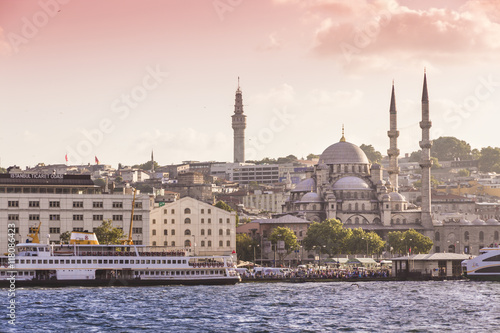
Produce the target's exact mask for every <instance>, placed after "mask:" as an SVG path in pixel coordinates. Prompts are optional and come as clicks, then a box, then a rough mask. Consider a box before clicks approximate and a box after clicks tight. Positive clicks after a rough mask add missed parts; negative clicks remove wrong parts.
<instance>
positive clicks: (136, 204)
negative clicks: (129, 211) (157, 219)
mask: <svg viewBox="0 0 500 333" xmlns="http://www.w3.org/2000/svg"><path fill="white" fill-rule="evenodd" d="M134 207H135V208H142V202H136V203H135V205H134Z"/></svg>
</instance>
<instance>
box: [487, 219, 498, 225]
mask: <svg viewBox="0 0 500 333" xmlns="http://www.w3.org/2000/svg"><path fill="white" fill-rule="evenodd" d="M486 224H490V225H491V224H499V223H498V221H497V220H495V219H488V220H486Z"/></svg>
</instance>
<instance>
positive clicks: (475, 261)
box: [462, 246, 500, 281]
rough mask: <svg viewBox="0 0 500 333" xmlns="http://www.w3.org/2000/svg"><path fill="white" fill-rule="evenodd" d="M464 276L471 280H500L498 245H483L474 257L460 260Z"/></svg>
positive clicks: (499, 248) (499, 251)
mask: <svg viewBox="0 0 500 333" xmlns="http://www.w3.org/2000/svg"><path fill="white" fill-rule="evenodd" d="M462 268H463V272H464V276H466V277H467V278H469V279H471V280H485V281H500V247H498V246H497V247H492V246H490V247H485V248H482V249H481V250H479V255H478V256H477V257H475V258H471V259H467V260H464V261H462Z"/></svg>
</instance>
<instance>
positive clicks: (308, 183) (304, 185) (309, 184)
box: [292, 178, 316, 192]
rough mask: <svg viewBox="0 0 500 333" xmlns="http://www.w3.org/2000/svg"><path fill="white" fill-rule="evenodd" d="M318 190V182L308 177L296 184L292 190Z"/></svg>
mask: <svg viewBox="0 0 500 333" xmlns="http://www.w3.org/2000/svg"><path fill="white" fill-rule="evenodd" d="M315 190H316V182H315V181H314V179H312V178H306V179H304V180H303V181H301V182H300V183H298V184H297V186H295V188H294V189H293V190H292V192H311V191H315Z"/></svg>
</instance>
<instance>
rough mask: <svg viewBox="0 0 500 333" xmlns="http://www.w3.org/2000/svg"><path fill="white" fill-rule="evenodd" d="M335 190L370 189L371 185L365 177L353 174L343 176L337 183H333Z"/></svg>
mask: <svg viewBox="0 0 500 333" xmlns="http://www.w3.org/2000/svg"><path fill="white" fill-rule="evenodd" d="M333 189H334V190H368V189H370V185H368V184H367V183H366V182H365V181H364V180H363V179H361V178H358V177H353V176H348V177H342V178H340V179H339V180H337V182H336V183H335V184H333Z"/></svg>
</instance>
